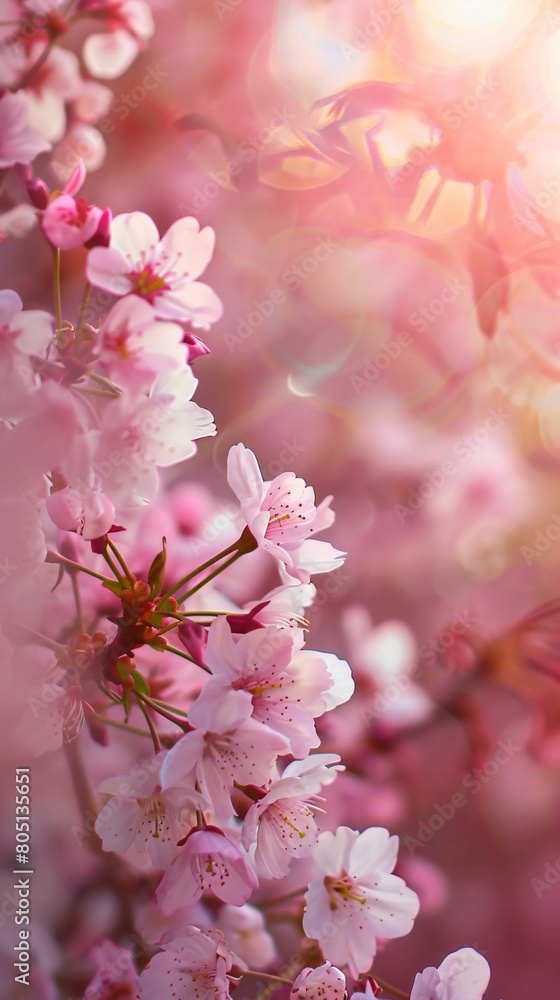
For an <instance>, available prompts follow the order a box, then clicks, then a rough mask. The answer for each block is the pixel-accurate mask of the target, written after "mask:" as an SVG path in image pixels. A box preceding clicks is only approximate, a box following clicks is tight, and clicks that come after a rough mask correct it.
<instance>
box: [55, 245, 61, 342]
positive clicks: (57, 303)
mask: <svg viewBox="0 0 560 1000" xmlns="http://www.w3.org/2000/svg"><path fill="white" fill-rule="evenodd" d="M53 282H54V315H55V319H56V329H57V330H60V327H61V326H62V301H61V297H60V250H59V248H58V247H53Z"/></svg>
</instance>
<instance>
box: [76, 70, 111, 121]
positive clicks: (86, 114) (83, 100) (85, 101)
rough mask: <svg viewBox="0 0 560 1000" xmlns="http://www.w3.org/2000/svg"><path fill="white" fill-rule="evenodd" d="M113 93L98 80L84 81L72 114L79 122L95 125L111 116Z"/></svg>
mask: <svg viewBox="0 0 560 1000" xmlns="http://www.w3.org/2000/svg"><path fill="white" fill-rule="evenodd" d="M113 100H114V95H113V91H112V90H111V89H110V88H109V87H105V86H104V84H102V83H98V82H97V80H83V81H82V86H81V88H80V92H79V94H78V95H77V97H76V98H75V99H74V101H73V102H72V114H73V115H74V116H75V117H76V118H77V119H78V121H81V122H84V123H85V124H87V125H95V123H96V122H98V121H99V119H100V118H103V116H104V115H107V114H109V110H110V108H111V101H113Z"/></svg>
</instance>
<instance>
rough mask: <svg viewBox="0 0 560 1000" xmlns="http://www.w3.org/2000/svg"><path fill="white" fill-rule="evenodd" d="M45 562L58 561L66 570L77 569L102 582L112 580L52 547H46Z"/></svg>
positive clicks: (110, 581)
mask: <svg viewBox="0 0 560 1000" xmlns="http://www.w3.org/2000/svg"><path fill="white" fill-rule="evenodd" d="M45 562H49V563H60V565H61V566H65V567H66V568H67V569H68V570H74V572H75V571H76V570H79V571H80V572H81V573H87V574H88V576H94V577H95V578H96V580H102V581H103V583H112V582H113V581H112V580H110V579H109V577H108V576H102V574H101V573H96V572H95V570H94V569H89V568H88V567H87V566H82V564H81V563H77V562H74V560H73V559H67V558H66V556H61V555H60V554H59V553H58V552H55V550H54V549H49V548H47V558H46V559H45Z"/></svg>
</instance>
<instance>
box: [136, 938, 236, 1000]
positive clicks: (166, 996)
mask: <svg viewBox="0 0 560 1000" xmlns="http://www.w3.org/2000/svg"><path fill="white" fill-rule="evenodd" d="M160 944H161V946H162V947H163V948H164V949H165V950H164V951H162V952H159V954H157V955H154V957H153V958H152V959H151V960H150V962H149V963H148V965H147V967H146V968H145V970H144V972H143V973H142V975H141V976H140V988H139V993H138V996H139V997H140V1000H229V995H230V994H229V990H230V986H231V985H232V984H234V983H237V982H239V977H238V976H236V975H234V974H233V973H232V974H231V975H230V974H229V973H230V972H231V970H232V967H233V965H234V961H235V958H236V956H235V955H232V953H231V952H230V950H229V948H228V947H227V943H226V942H225V941H224V938H223V935H222V934H221V933H220V931H217V930H211V931H208V932H207V933H203V932H202V931H201V930H199V928H198V927H185V928H184V930H183V931H182V932H181V933H180V934H178V935H175V936H171V939H170V940H167V935H166V936H165V937H164V938H163V939H162V941H161V942H160ZM236 971H237V970H236ZM239 971H241V970H239Z"/></svg>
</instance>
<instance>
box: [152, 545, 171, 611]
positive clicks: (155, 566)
mask: <svg viewBox="0 0 560 1000" xmlns="http://www.w3.org/2000/svg"><path fill="white" fill-rule="evenodd" d="M161 544H162V549H161V552H158V554H157V556H156V557H155V559H154V561H153V562H152V565H151V566H150V570H149V573H148V583H149V585H150V587H151V592H150V597H151V598H152V599H153V598H154V597H155V596H156V594H159V593H161V587H162V583H163V574H164V573H165V564H166V562H167V540H166V539H165V538H162V540H161Z"/></svg>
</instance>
